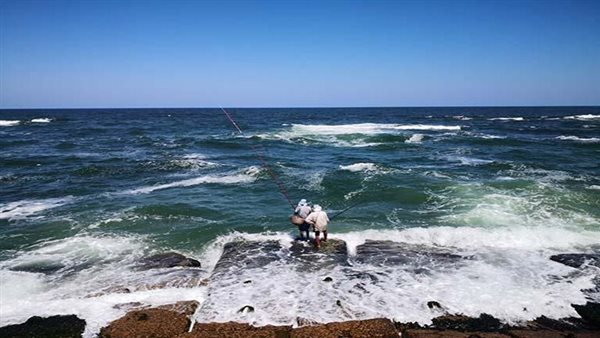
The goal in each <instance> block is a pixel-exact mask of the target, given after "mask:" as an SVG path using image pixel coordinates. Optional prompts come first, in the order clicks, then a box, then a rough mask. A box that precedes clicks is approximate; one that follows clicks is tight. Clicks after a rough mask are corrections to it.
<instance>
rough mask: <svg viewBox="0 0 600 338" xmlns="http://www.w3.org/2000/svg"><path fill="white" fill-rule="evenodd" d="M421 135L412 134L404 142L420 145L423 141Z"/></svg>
mask: <svg viewBox="0 0 600 338" xmlns="http://www.w3.org/2000/svg"><path fill="white" fill-rule="evenodd" d="M423 137H424V135H423V134H413V136H411V137H410V138H409V139H408V140H406V141H404V142H406V143H421V142H422V141H423Z"/></svg>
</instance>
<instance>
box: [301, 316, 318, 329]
mask: <svg viewBox="0 0 600 338" xmlns="http://www.w3.org/2000/svg"><path fill="white" fill-rule="evenodd" d="M296 324H297V325H298V327H302V326H314V325H320V323H319V322H316V321H314V320H311V319H306V318H302V317H297V318H296Z"/></svg>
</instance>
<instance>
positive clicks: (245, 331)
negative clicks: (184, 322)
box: [177, 322, 292, 338]
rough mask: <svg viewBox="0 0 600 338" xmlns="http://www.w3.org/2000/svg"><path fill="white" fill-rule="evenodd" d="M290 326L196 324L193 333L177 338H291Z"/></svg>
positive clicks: (229, 323)
mask: <svg viewBox="0 0 600 338" xmlns="http://www.w3.org/2000/svg"><path fill="white" fill-rule="evenodd" d="M291 329H292V328H291V327H290V326H271V325H268V326H262V327H254V326H251V325H249V324H243V323H235V322H228V323H206V324H202V323H195V324H194V329H193V330H192V332H189V333H184V334H181V335H178V336H177V338H222V337H228V338H246V337H248V338H284V337H289V334H290V330H291Z"/></svg>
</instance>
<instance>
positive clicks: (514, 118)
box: [488, 116, 525, 121]
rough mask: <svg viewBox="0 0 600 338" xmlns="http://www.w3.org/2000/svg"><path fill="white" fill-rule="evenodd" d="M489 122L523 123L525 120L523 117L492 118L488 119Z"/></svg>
mask: <svg viewBox="0 0 600 338" xmlns="http://www.w3.org/2000/svg"><path fill="white" fill-rule="evenodd" d="M488 120H490V121H523V120H525V119H524V118H523V117H520V116H517V117H492V118H489V119H488Z"/></svg>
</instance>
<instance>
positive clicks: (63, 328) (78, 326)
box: [0, 315, 85, 338]
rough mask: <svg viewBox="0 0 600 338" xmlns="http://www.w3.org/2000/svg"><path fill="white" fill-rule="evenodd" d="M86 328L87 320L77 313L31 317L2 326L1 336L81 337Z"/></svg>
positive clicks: (8, 337) (7, 337) (6, 337)
mask: <svg viewBox="0 0 600 338" xmlns="http://www.w3.org/2000/svg"><path fill="white" fill-rule="evenodd" d="M84 329H85V320H83V319H80V318H78V317H77V316H75V315H68V316H52V317H46V318H42V317H37V316H35V317H31V318H29V319H28V320H27V321H26V322H25V323H22V324H17V325H8V326H4V327H1V328H0V337H4V338H20V337H23V338H30V337H44V338H71V337H81V334H82V333H83V330H84Z"/></svg>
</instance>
